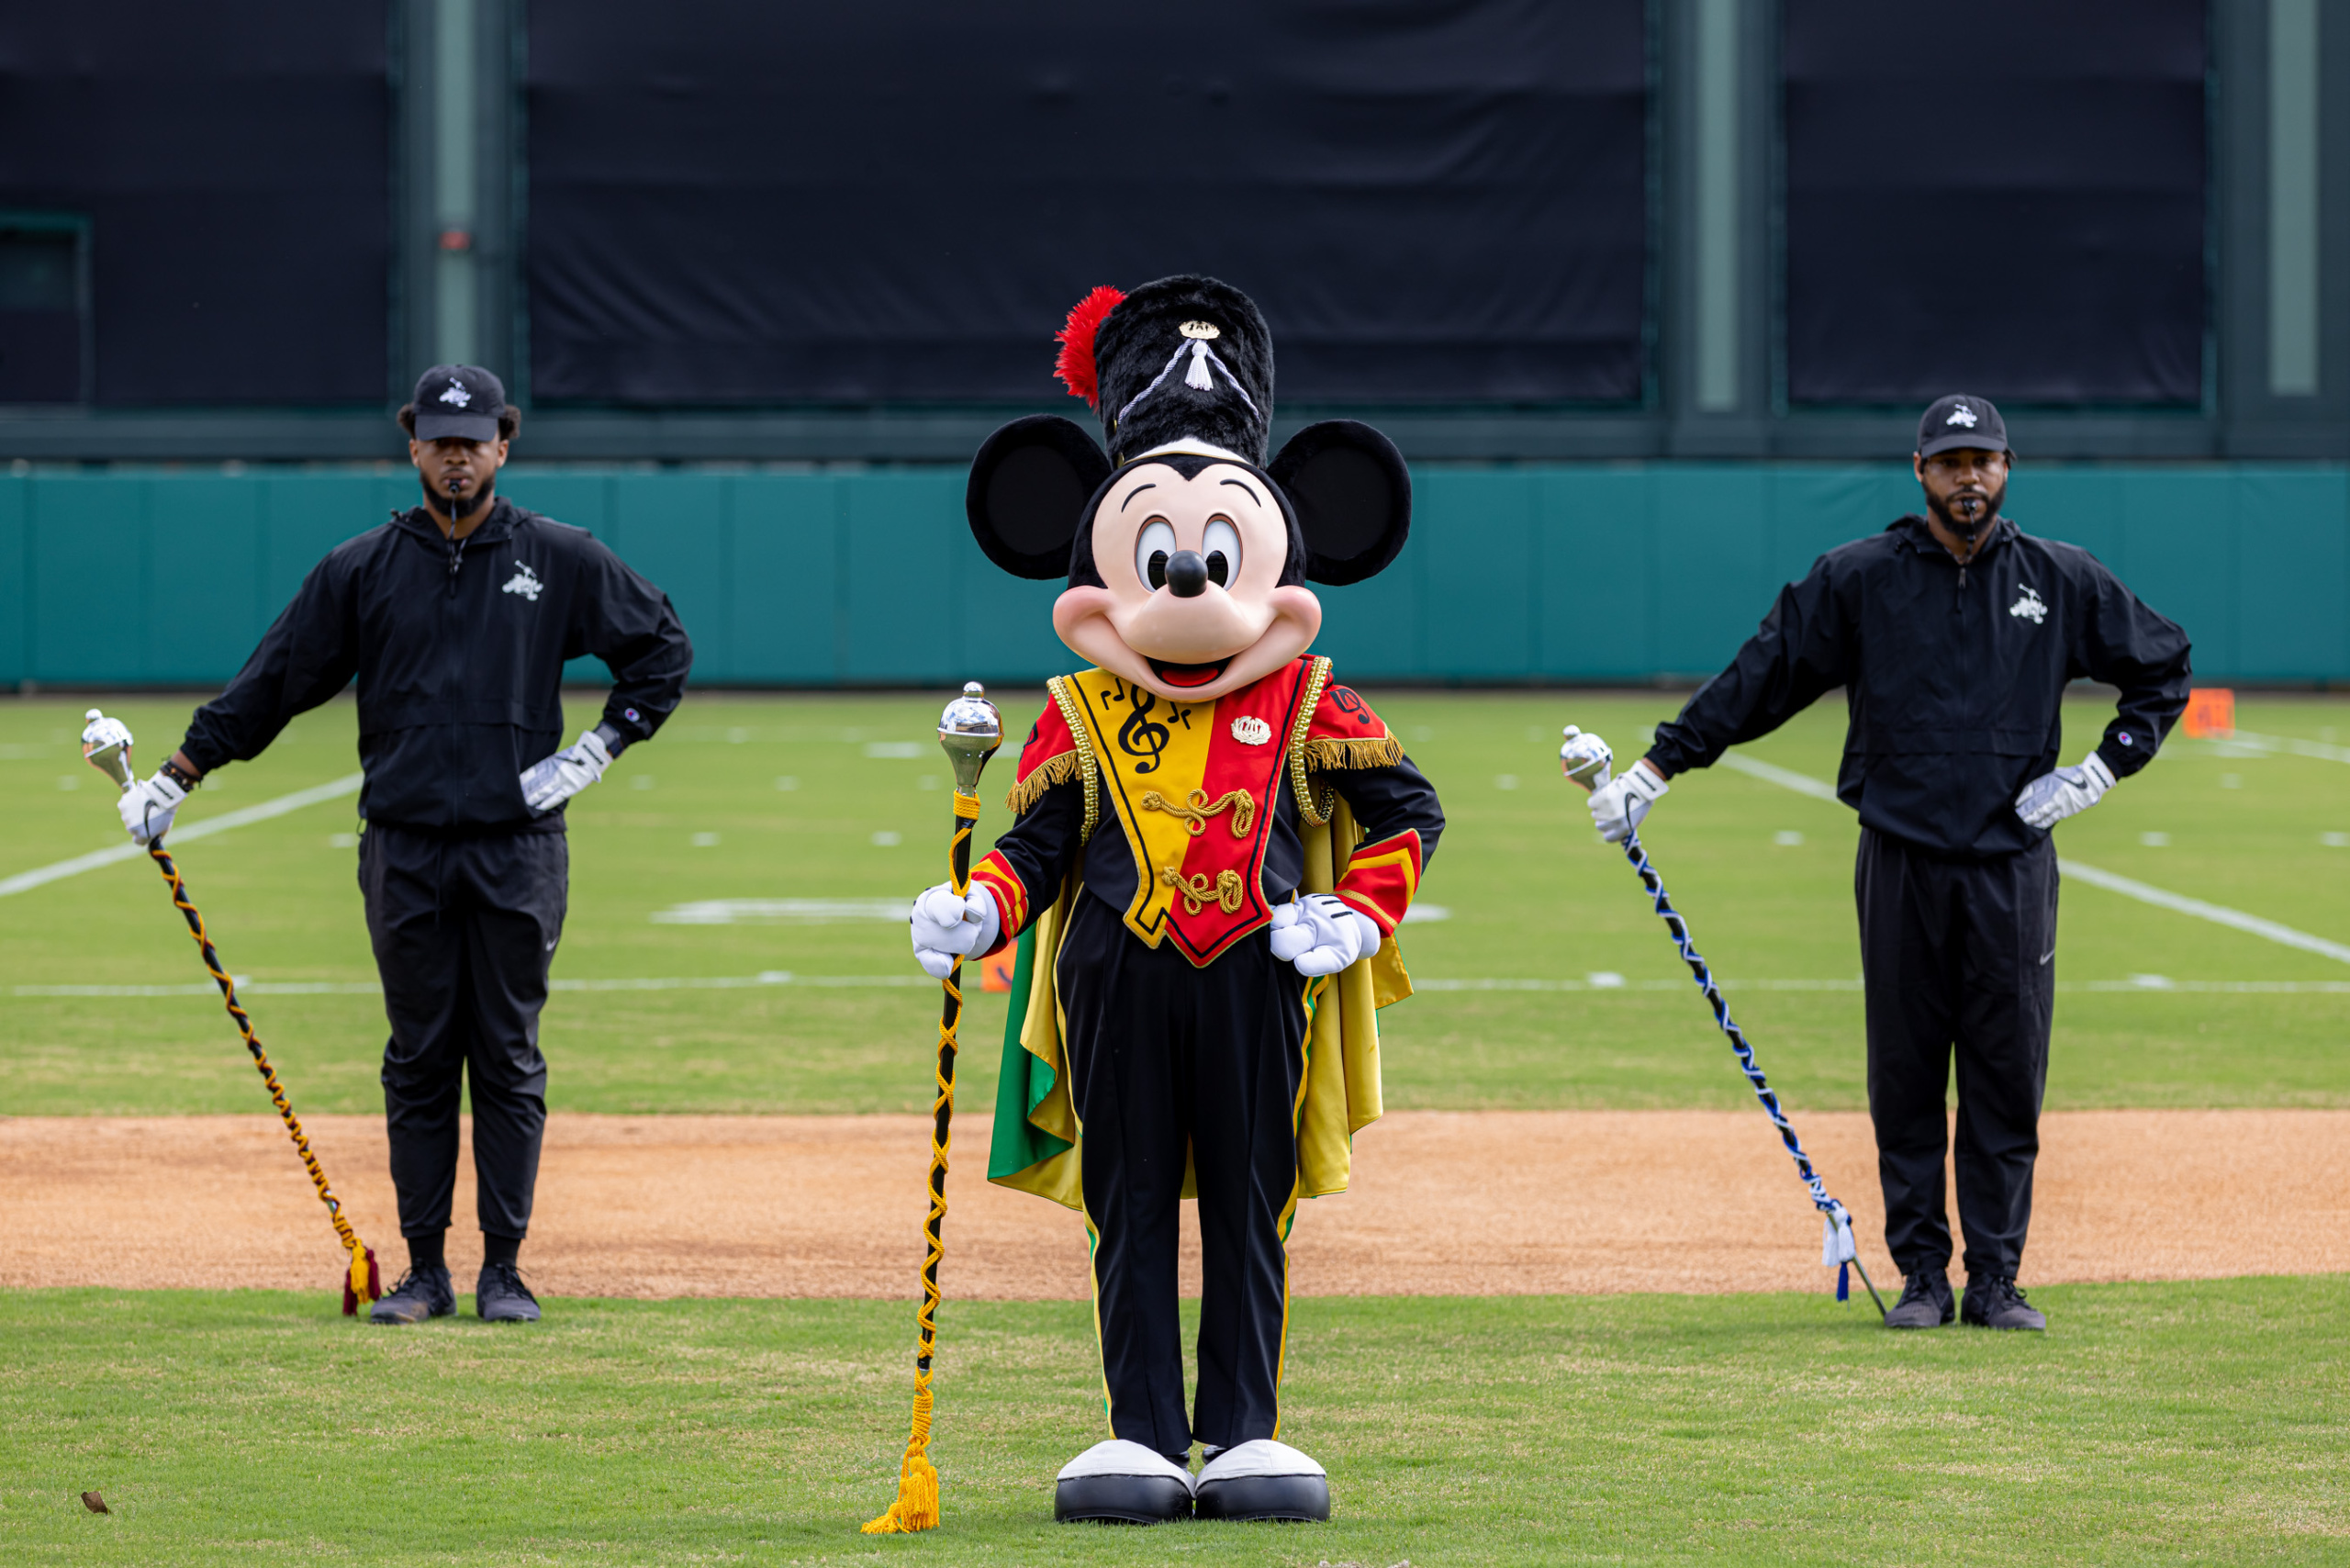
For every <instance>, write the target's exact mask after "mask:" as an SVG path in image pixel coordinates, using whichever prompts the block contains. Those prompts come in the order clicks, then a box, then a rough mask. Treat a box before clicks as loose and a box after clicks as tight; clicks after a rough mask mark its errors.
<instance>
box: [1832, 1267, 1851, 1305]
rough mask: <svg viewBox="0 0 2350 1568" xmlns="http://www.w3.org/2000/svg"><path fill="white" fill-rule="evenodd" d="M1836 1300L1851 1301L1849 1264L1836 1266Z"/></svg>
mask: <svg viewBox="0 0 2350 1568" xmlns="http://www.w3.org/2000/svg"><path fill="white" fill-rule="evenodd" d="M1836 1299H1837V1300H1838V1301H1850V1300H1852V1265H1851V1264H1850V1263H1839V1264H1837V1265H1836Z"/></svg>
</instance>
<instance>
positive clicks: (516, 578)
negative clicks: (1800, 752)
mask: <svg viewBox="0 0 2350 1568" xmlns="http://www.w3.org/2000/svg"><path fill="white" fill-rule="evenodd" d="M545 587H546V585H545V584H544V583H543V582H541V581H539V578H538V574H537V573H535V572H533V571H532V570H531V568H530V567H528V566H519V565H518V566H516V567H515V568H514V575H513V576H512V577H509V578H507V579H506V589H505V591H506V592H508V593H519V594H520V595H521V596H522V597H523V598H524V599H529V600H530V601H531V602H532V604H536V603H538V602H539V592H540V590H541V589H542V588H545ZM2016 613H2017V614H2019V615H2020V614H2021V613H2023V612H2022V611H2021V610H2018V611H2017V612H2016Z"/></svg>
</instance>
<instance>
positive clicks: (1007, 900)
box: [971, 849, 1028, 958]
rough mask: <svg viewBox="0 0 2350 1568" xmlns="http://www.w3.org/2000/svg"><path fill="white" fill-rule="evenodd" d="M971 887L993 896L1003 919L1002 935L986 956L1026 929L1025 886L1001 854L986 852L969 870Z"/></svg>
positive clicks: (981, 956) (976, 956)
mask: <svg viewBox="0 0 2350 1568" xmlns="http://www.w3.org/2000/svg"><path fill="white" fill-rule="evenodd" d="M971 885H972V886H973V887H975V888H985V889H987V890H988V891H989V892H990V893H993V894H994V895H995V907H996V913H998V914H1001V915H1002V917H1003V928H1002V935H999V936H998V937H997V938H996V944H995V946H994V947H990V948H989V949H988V953H992V952H994V951H996V949H997V948H1000V947H1002V946H1004V945H1005V944H1007V943H1009V942H1011V941H1013V939H1015V938H1016V937H1018V936H1019V935H1020V934H1021V933H1022V932H1023V931H1025V930H1026V929H1027V928H1028V888H1027V885H1026V884H1025V883H1024V882H1022V881H1021V879H1020V874H1019V873H1018V872H1016V871H1014V870H1013V868H1012V864H1011V862H1010V861H1008V860H1006V859H1005V858H1004V857H1003V852H1002V850H1000V849H990V850H989V851H988V852H987V854H985V855H984V856H982V857H980V858H979V864H978V865H976V866H974V867H972V868H971ZM972 957H973V958H985V957H987V953H975V954H973V955H972Z"/></svg>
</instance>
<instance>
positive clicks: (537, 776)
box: [522, 730, 612, 815]
mask: <svg viewBox="0 0 2350 1568" xmlns="http://www.w3.org/2000/svg"><path fill="white" fill-rule="evenodd" d="M611 765H612V754H611V753H610V751H608V750H606V749H605V746H604V737H603V736H601V735H599V734H597V733H596V732H595V731H593V730H588V731H586V732H584V733H583V734H581V735H580V737H579V739H578V740H577V741H576V742H575V743H574V744H573V745H567V746H565V747H564V748H563V750H561V751H559V752H557V753H555V754H554V756H550V757H546V758H544V759H543V760H541V761H538V762H534V763H532V765H531V767H530V770H529V771H528V772H526V773H524V774H523V775H522V803H523V804H524V805H526V806H528V807H530V808H531V810H532V811H533V812H539V813H540V814H541V815H544V814H545V813H546V812H551V811H553V810H554V809H555V808H556V807H557V806H560V805H561V804H563V803H564V802H565V801H568V800H569V799H571V797H573V796H574V795H576V794H577V793H579V791H580V790H585V789H586V788H588V785H590V784H593V783H594V782H596V780H597V779H599V778H602V777H603V776H604V769H606V768H607V767H610V766H611Z"/></svg>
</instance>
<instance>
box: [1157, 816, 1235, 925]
mask: <svg viewBox="0 0 2350 1568" xmlns="http://www.w3.org/2000/svg"><path fill="white" fill-rule="evenodd" d="M1142 809H1143V810H1144V811H1146V812H1166V813H1167V814H1168V815H1169V816H1170V817H1181V818H1182V819H1183V826H1184V827H1185V829H1187V830H1188V831H1189V832H1190V834H1191V835H1192V837H1193V838H1197V837H1199V836H1200V834H1203V833H1205V832H1207V830H1208V819H1209V818H1210V817H1213V816H1219V815H1221V814H1222V813H1224V812H1226V811H1229V812H1232V836H1233V837H1235V838H1246V837H1248V830H1249V829H1250V828H1251V827H1253V826H1254V825H1256V822H1257V798H1256V797H1255V796H1254V795H1251V794H1250V793H1248V790H1233V791H1232V792H1231V793H1230V794H1228V795H1225V796H1222V797H1220V798H1219V799H1217V801H1215V802H1214V804H1213V805H1211V804H1210V803H1209V802H1208V792H1207V791H1206V790H1192V797H1191V804H1189V805H1184V806H1179V805H1177V804H1175V803H1174V802H1173V801H1169V799H1168V798H1167V797H1166V796H1164V795H1162V794H1160V793H1159V792H1158V790H1144V791H1143V796H1142ZM1192 913H1195V914H1196V913H1199V912H1198V911H1196V910H1194V911H1193V912H1192Z"/></svg>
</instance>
